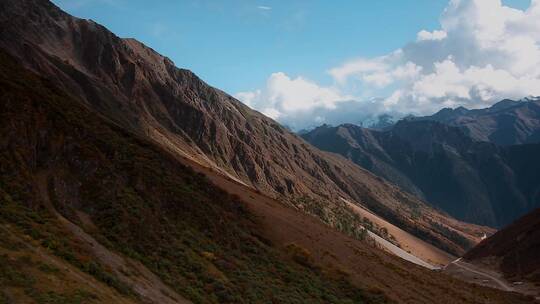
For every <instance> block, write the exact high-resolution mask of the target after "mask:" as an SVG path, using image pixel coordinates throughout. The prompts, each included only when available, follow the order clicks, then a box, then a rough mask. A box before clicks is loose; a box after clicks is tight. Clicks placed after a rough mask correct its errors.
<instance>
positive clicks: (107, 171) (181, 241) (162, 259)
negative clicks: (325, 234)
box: [0, 53, 385, 303]
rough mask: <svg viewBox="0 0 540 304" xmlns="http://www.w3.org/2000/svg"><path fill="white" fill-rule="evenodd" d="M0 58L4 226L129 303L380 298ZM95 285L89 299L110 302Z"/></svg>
mask: <svg viewBox="0 0 540 304" xmlns="http://www.w3.org/2000/svg"><path fill="white" fill-rule="evenodd" d="M0 59H1V60H0V100H2V103H1V111H0V113H1V114H0V115H1V116H0V118H1V119H0V134H1V137H0V138H1V139H0V147H1V151H2V153H1V154H0V191H1V194H0V198H1V204H0V223H1V227H2V230H1V231H2V232H3V234H6V233H4V231H8V233H10V234H11V235H14V237H19V238H20V239H23V240H29V242H30V243H31V244H33V246H34V247H38V248H39V250H41V251H45V252H47V254H53V255H55V256H57V257H59V258H60V259H62V260H64V263H69V264H71V265H72V267H75V268H77V269H78V271H79V272H84V273H86V274H87V276H88V275H89V276H92V277H93V278H95V280H97V281H101V282H102V283H104V284H106V285H108V286H110V288H111V289H113V290H116V294H119V295H121V296H122V297H124V298H126V300H125V301H133V302H151V303H185V302H187V301H186V300H184V299H183V298H182V296H185V297H186V298H188V299H189V300H191V301H193V302H195V303H247V302H255V301H257V300H258V299H260V297H262V296H264V297H267V298H268V299H273V300H274V301H277V302H288V303H293V302H299V301H301V300H303V299H310V300H311V301H313V302H319V303H321V302H327V301H330V302H343V301H344V302H347V301H354V302H357V301H358V302H384V301H385V300H384V297H383V296H377V297H376V298H374V299H373V301H371V300H370V296H369V293H367V292H363V291H361V290H360V289H358V288H356V287H353V286H352V285H351V284H350V283H348V282H347V281H343V280H341V279H340V278H333V277H330V276H329V275H325V274H323V273H322V272H320V271H314V270H312V269H310V268H309V267H311V266H310V265H311V264H309V261H308V260H306V261H305V263H306V265H307V266H302V265H301V264H300V263H296V262H294V260H292V259H289V258H288V257H286V256H284V254H283V253H281V252H279V251H278V250H276V249H274V248H273V247H272V246H271V245H270V244H268V241H265V238H264V237H263V236H262V234H261V230H262V229H261V228H260V227H259V225H258V224H257V223H256V219H255V218H254V217H253V215H252V214H251V213H249V212H248V211H247V210H246V207H245V205H244V204H243V203H242V202H241V201H240V200H239V199H238V198H236V197H233V196H231V195H229V194H227V193H225V192H224V191H222V190H220V189H218V188H216V187H215V186H213V185H212V184H210V183H209V182H208V181H207V180H206V179H205V178H204V177H203V176H202V175H200V174H196V173H195V172H194V171H193V170H192V169H190V168H188V167H185V166H183V165H181V164H180V163H178V162H177V161H176V160H175V159H174V158H173V157H171V156H170V155H168V154H167V153H165V152H164V151H162V150H160V149H159V148H156V147H154V146H153V145H152V144H150V143H149V142H147V141H145V140H141V139H138V138H136V137H134V136H133V135H132V134H130V133H129V132H126V131H124V130H122V129H120V128H118V127H116V126H114V125H112V124H111V123H108V122H107V121H105V120H103V119H102V118H100V117H99V116H98V115H96V114H95V113H92V112H91V111H88V110H87V109H84V108H83V107H81V105H80V104H79V103H78V102H77V101H75V100H73V99H71V98H69V97H68V96H66V95H65V94H64V93H62V92H61V91H59V90H58V89H56V88H55V87H54V86H52V85H51V83H49V82H44V81H41V80H39V79H37V78H35V77H33V76H31V75H28V74H27V73H25V72H24V71H22V70H21V68H20V67H17V66H16V65H15V64H13V63H12V62H13V58H10V57H6V56H5V55H4V54H3V53H2V54H1V56H0ZM19 243H20V242H19ZM18 246H22V245H18ZM2 247H3V248H5V249H9V247H10V246H9V242H7V241H6V242H5V241H4V239H3V241H2ZM6 247H7V248H6ZM11 247H13V246H11ZM15 248H16V247H15ZM12 249H13V248H12ZM2 250H4V249H2ZM19 251H20V254H22V255H24V254H25V252H30V251H29V250H27V249H24V248H23V250H19ZM37 261H40V260H37ZM2 267H8V265H2ZM14 271H15V270H10V272H11V273H13V272H14ZM6 272H7V271H6ZM3 275H5V274H3ZM156 275H157V276H156ZM5 276H6V277H7V278H10V277H13V276H14V275H13V274H10V273H8V274H7V275H5ZM32 278H33V279H38V278H39V277H37V278H36V277H34V276H32V277H30V278H29V279H28V280H32ZM11 281H15V282H14V283H13V284H11ZM1 282H2V284H0V286H1V289H2V292H3V293H4V294H7V295H6V297H10V296H13V295H14V294H15V297H16V300H18V301H21V299H22V298H20V297H18V296H17V295H18V294H20V293H22V294H24V295H26V296H28V297H30V298H34V300H35V301H38V302H39V300H38V298H37V297H38V296H39V294H37V295H36V294H34V293H33V292H30V291H28V290H26V289H25V288H24V287H25V286H24V285H23V284H22V283H21V284H17V283H16V282H17V281H16V280H15V279H11V280H7V282H5V281H4V279H2V281H1ZM85 282H86V279H84V280H82V282H80V283H79V287H80V288H81V289H83V290H84V289H85V288H84V283H85ZM89 282H90V281H89ZM100 284H101V283H100ZM8 287H12V288H13V289H15V291H13V290H11V289H5V288H8ZM88 293H90V294H89V295H88V298H89V299H90V300H92V301H93V302H100V303H103V301H105V299H106V298H104V297H103V298H102V297H101V295H100V293H94V291H92V290H89V291H85V293H84V294H85V295H86V294H88ZM113 294H114V293H113ZM179 294H181V295H182V296H179ZM377 299H380V301H379V300H377Z"/></svg>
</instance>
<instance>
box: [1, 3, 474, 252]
mask: <svg viewBox="0 0 540 304" xmlns="http://www.w3.org/2000/svg"><path fill="white" fill-rule="evenodd" d="M0 47H2V48H4V49H6V50H7V51H8V52H9V53H10V54H12V55H13V56H16V57H17V58H19V59H20V60H21V61H22V62H23V64H24V65H25V66H26V67H28V68H30V69H32V70H33V71H35V72H37V73H39V74H40V75H43V76H46V77H47V78H49V79H51V80H53V81H54V82H55V83H56V84H57V85H59V86H60V87H61V88H62V89H64V90H66V91H67V92H69V93H70V94H72V95H73V96H77V97H78V98H80V99H82V100H83V101H84V103H85V105H86V106H87V107H89V108H91V109H94V110H96V111H98V112H99V113H101V114H102V115H103V116H105V117H107V118H108V119H110V120H111V121H113V122H114V123H116V124H118V125H119V126H122V127H123V128H127V129H129V130H130V131H132V132H134V133H136V134H138V135H140V136H143V137H147V138H150V139H151V140H153V141H154V142H155V143H157V144H159V145H160V146H162V147H163V148H165V149H167V150H169V151H170V152H172V153H174V154H176V155H180V156H184V157H187V158H189V159H191V160H193V161H195V162H197V163H199V164H202V165H203V166H207V167H211V168H213V169H214V170H217V171H219V172H221V173H223V174H226V175H228V176H229V177H231V178H232V179H235V180H237V181H240V182H242V183H244V184H246V185H249V186H251V187H254V188H256V189H258V190H260V191H262V192H263V193H266V194H268V195H270V196H272V197H274V198H279V199H280V200H283V201H286V202H288V203H289V204H291V205H293V206H295V207H297V208H299V209H303V210H305V211H306V212H309V213H312V214H315V215H317V216H319V217H320V218H322V219H323V220H324V221H325V222H327V223H328V224H330V225H332V226H334V227H337V228H339V229H342V230H346V228H345V227H344V224H343V222H342V216H340V214H343V213H346V214H349V215H350V214H351V212H350V211H349V210H348V209H347V208H346V207H345V204H344V203H343V202H342V200H341V198H346V199H348V200H350V201H353V202H356V203H358V204H364V205H365V206H367V207H369V208H370V209H371V210H372V211H374V212H376V213H377V214H379V215H381V216H383V217H384V218H386V219H388V220H390V221H391V222H393V223H394V224H396V225H398V226H400V227H402V228H403V229H405V230H407V231H409V232H412V233H414V234H415V235H417V236H420V237H422V238H423V239H425V240H428V241H429V242H431V243H433V244H435V245H437V246H438V247H440V248H443V249H445V250H447V251H449V252H452V253H455V254H460V253H462V252H464V249H466V248H468V247H469V246H471V244H473V243H475V242H476V241H477V240H478V238H479V237H480V236H481V235H482V234H483V232H484V231H485V229H483V228H481V227H476V226H467V225H466V224H463V223H459V222H457V221H455V220H453V219H451V218H449V217H448V216H447V215H445V214H442V213H440V212H437V211H435V210H433V209H430V208H429V207H427V206H426V205H425V204H423V203H422V202H420V201H418V200H417V199H415V198H414V197H412V196H410V195H408V194H404V193H402V192H401V191H400V190H399V189H397V188H396V187H394V186H392V185H390V184H388V183H386V182H384V181H382V180H380V179H378V178H376V177H375V176H373V175H372V174H370V173H369V172H367V171H364V170H362V169H360V168H358V167H357V166H356V165H354V164H352V163H350V162H349V161H347V160H345V159H344V158H341V157H338V156H336V155H330V154H327V153H323V152H321V151H319V150H317V149H314V148H312V147H310V146H309V145H308V144H306V143H305V142H304V141H303V140H301V139H300V138H299V137H297V136H296V135H293V134H291V133H290V132H289V131H287V130H286V129H285V128H283V127H281V126H279V125H278V124H277V123H276V122H274V121H273V120H271V119H269V118H267V117H265V116H263V115H262V114H260V113H258V112H255V111H253V110H251V109H249V108H248V107H246V106H244V105H243V104H241V103H240V102H239V101H237V100H235V99H234V98H232V97H231V96H229V95H227V94H225V93H223V92H221V91H219V90H216V89H214V88H212V87H210V86H208V85H207V84H205V83H204V82H203V81H201V80H200V79H199V78H198V77H197V76H195V75H194V74H193V73H191V72H190V71H187V70H181V69H177V68H176V67H175V66H174V64H173V63H172V62H171V61H170V60H169V59H167V58H165V57H163V56H161V55H159V54H157V53H156V52H154V51H153V50H151V49H150V48H148V47H146V46H144V45H143V44H141V43H139V42H137V41H136V40H133V39H120V38H118V37H116V36H115V35H114V34H112V33H110V32H109V31H107V30H106V29H105V28H104V27H102V26H100V25H98V24H96V23H94V22H92V21H87V20H81V19H77V18H74V17H72V16H69V15H68V14H66V13H64V12H62V11H61V10H59V9H58V8H57V7H55V6H54V5H53V4H51V3H50V2H48V1H45V0H23V1H19V0H5V1H2V3H0ZM417 214H422V216H417Z"/></svg>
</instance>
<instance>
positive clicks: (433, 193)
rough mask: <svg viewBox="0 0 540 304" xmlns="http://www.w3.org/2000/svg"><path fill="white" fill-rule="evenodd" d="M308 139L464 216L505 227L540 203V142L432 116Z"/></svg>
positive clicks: (323, 132)
mask: <svg viewBox="0 0 540 304" xmlns="http://www.w3.org/2000/svg"><path fill="white" fill-rule="evenodd" d="M303 137H304V138H305V139H306V140H307V141H309V142H310V143H312V144H313V145H315V146H317V147H319V148H321V149H323V150H327V151H331V152H335V153H339V154H341V155H344V156H346V157H348V158H349V159H351V160H352V161H354V162H356V163H357V164H359V165H360V166H362V167H364V168H366V169H368V170H370V171H372V172H373V173H375V174H377V175H379V176H382V177H384V178H386V179H388V180H389V181H391V182H393V183H395V184H397V185H399V186H400V187H401V188H402V189H405V190H407V191H408V192H409V193H412V194H414V195H416V196H417V197H419V198H422V199H425V200H426V201H428V202H429V203H431V204H433V205H434V206H436V207H438V208H441V209H442V210H444V211H446V212H448V213H450V214H451V215H452V216H455V217H456V218H458V219H461V220H464V221H469V222H473V223H478V224H483V225H490V226H494V227H500V226H504V225H506V224H508V223H510V222H511V221H513V220H514V219H516V218H518V217H520V216H522V215H523V214H525V213H527V212H528V211H530V210H532V209H533V208H535V207H538V206H539V205H538V204H539V202H540V197H539V196H538V193H539V189H540V176H539V173H538V172H540V168H539V165H538V161H537V158H538V155H540V145H538V144H530V145H520V146H508V147H499V146H496V145H494V144H492V143H487V142H477V141H475V140H473V139H472V138H470V137H469V136H467V135H466V134H465V133H463V131H462V130H461V129H459V128H457V127H451V126H448V125H445V124H442V123H438V122H434V121H427V120H426V121H401V122H399V123H398V124H396V125H395V126H394V127H393V129H392V130H390V131H386V132H377V131H373V130H367V129H363V128H360V127H358V126H354V125H342V126H339V127H335V128H334V127H321V128H318V129H315V130H313V131H312V132H310V133H307V134H304V135H303Z"/></svg>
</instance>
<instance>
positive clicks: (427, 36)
mask: <svg viewBox="0 0 540 304" xmlns="http://www.w3.org/2000/svg"><path fill="white" fill-rule="evenodd" d="M446 36H447V34H446V32H445V31H433V32H428V31H426V30H421V31H420V32H418V34H417V35H416V40H418V41H425V40H443V39H444V38H446Z"/></svg>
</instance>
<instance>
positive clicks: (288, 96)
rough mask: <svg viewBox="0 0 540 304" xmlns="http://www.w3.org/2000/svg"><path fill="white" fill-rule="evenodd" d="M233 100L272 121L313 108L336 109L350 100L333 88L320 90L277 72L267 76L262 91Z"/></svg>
mask: <svg viewBox="0 0 540 304" xmlns="http://www.w3.org/2000/svg"><path fill="white" fill-rule="evenodd" d="M235 97H236V98H238V99H239V100H241V101H243V102H244V103H245V104H247V105H249V106H251V107H253V108H255V109H258V110H260V111H261V112H262V113H264V114H266V115H267V116H269V117H272V118H274V119H279V118H280V117H287V116H288V117H291V116H295V115H297V114H299V113H305V112H307V111H310V110H312V109H314V108H323V109H335V108H336V105H337V104H338V103H340V102H343V101H347V100H348V99H351V96H347V95H342V94H341V93H339V91H338V90H337V89H335V88H332V87H323V86H319V85H317V84H316V83H314V82H312V81H310V80H307V79H304V78H302V77H296V78H291V77H289V76H288V75H286V74H285V73H282V72H278V73H273V74H272V75H270V77H269V78H268V80H267V82H266V86H265V88H264V89H263V90H255V91H248V92H239V93H237V94H236V95H235Z"/></svg>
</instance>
